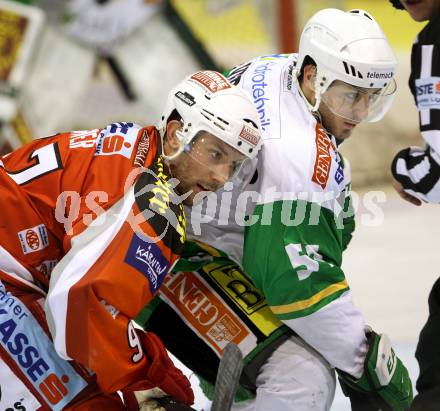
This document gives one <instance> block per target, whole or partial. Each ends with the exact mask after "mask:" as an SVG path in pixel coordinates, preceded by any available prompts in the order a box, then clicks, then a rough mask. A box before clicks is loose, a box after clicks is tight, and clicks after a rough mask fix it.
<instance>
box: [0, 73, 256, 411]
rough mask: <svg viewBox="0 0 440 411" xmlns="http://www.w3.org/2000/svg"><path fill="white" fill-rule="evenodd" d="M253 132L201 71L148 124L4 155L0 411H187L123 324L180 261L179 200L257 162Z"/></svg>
mask: <svg viewBox="0 0 440 411" xmlns="http://www.w3.org/2000/svg"><path fill="white" fill-rule="evenodd" d="M257 124H258V113H257V112H256V109H255V108H254V106H253V104H252V101H251V99H250V98H249V97H248V95H247V94H246V93H245V92H243V91H241V90H240V89H238V88H236V87H235V86H233V85H231V84H230V83H229V82H228V81H227V80H226V79H225V78H224V77H223V76H222V75H220V74H219V73H217V72H213V71H201V72H197V73H195V74H193V75H191V76H189V77H188V78H186V79H185V80H184V81H183V82H181V83H180V84H179V85H178V86H177V87H176V89H174V90H173V91H172V92H171V93H170V94H169V98H168V102H167V106H166V109H165V111H164V115H163V116H162V119H161V122H160V125H159V127H158V128H155V127H153V126H150V127H140V126H137V125H135V124H132V123H116V124H111V125H109V126H107V127H106V128H103V129H96V130H91V131H76V132H70V133H64V134H57V135H55V136H51V137H46V138H41V139H38V140H35V141H33V142H32V143H30V144H28V145H26V146H23V147H21V148H19V149H18V150H16V151H14V152H12V153H10V154H8V155H5V156H3V157H2V158H1V160H0V161H1V162H0V180H1V184H0V190H1V194H2V204H1V206H0V208H1V217H0V221H1V223H0V233H1V237H0V238H1V240H0V241H1V242H0V356H1V359H2V361H1V362H0V389H1V391H0V392H1V398H0V408H1V409H7V408H11V409H12V408H13V407H16V406H18V405H21V406H22V407H24V408H26V409H29V410H90V409H92V408H93V409H95V410H104V409H105V410H126V409H128V410H130V411H131V410H138V409H145V408H146V406H145V404H144V405H143V404H142V401H145V400H148V398H149V396H151V395H150V394H151V392H153V396H155V395H158V393H160V394H159V395H169V396H171V397H173V398H174V399H176V400H178V401H180V402H182V403H185V404H188V405H190V404H192V402H193V393H192V391H191V387H190V383H189V381H188V380H187V379H186V377H185V376H184V375H183V374H182V373H181V372H180V370H178V369H177V368H175V366H174V365H173V363H172V362H171V360H170V359H169V357H168V355H167V353H166V350H165V349H164V347H163V345H162V343H161V341H160V340H159V338H157V337H156V336H155V335H154V334H152V333H145V332H143V331H140V330H138V329H135V328H134V326H133V323H132V322H131V319H133V318H134V317H135V316H136V315H137V314H138V312H139V311H140V310H141V308H143V307H144V306H145V304H146V303H148V302H149V301H150V300H151V299H152V297H153V296H154V295H155V294H156V292H157V290H158V288H159V287H160V285H161V283H162V281H163V279H164V277H165V275H166V274H167V273H168V271H169V270H170V269H171V268H172V266H173V265H174V263H175V262H176V261H177V259H178V257H179V253H180V251H181V247H182V245H183V242H184V240H185V228H186V227H185V225H186V220H185V215H184V211H183V205H182V204H183V203H184V204H187V205H191V204H192V203H193V202H195V201H196V200H197V199H198V198H201V197H203V195H204V193H206V192H208V191H215V190H217V189H218V188H220V187H221V186H222V185H223V184H224V183H225V182H226V181H227V180H228V179H229V178H230V177H231V176H232V174H233V173H234V172H235V171H236V170H237V169H238V168H239V167H240V164H241V163H242V162H243V161H244V160H245V159H246V158H253V157H255V155H256V154H257V152H258V150H259V148H260V145H261V139H260V132H259V129H258V125H257ZM153 388H155V389H154V390H152V389H153ZM157 388H158V389H157ZM118 391H121V392H122V393H123V397H124V400H125V401H124V402H122V401H121V399H120V396H119V395H118V393H117V392H118ZM14 404H15V405H14ZM17 404H18V405H17ZM142 407H144V408H142ZM14 409H15V408H14ZM147 409H148V408H147Z"/></svg>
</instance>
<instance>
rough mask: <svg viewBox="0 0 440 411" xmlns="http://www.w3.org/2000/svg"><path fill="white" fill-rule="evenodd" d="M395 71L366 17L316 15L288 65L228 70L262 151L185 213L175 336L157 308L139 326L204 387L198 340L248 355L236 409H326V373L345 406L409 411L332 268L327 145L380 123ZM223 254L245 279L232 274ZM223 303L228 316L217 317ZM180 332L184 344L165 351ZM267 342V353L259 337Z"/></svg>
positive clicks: (344, 170) (264, 60)
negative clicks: (189, 246) (248, 98)
mask: <svg viewBox="0 0 440 411" xmlns="http://www.w3.org/2000/svg"><path fill="white" fill-rule="evenodd" d="M395 68H396V59H395V57H394V55H393V52H392V50H391V48H390V46H389V44H388V41H387V39H386V37H385V35H384V34H383V32H382V30H381V29H380V27H379V25H378V24H377V23H376V21H375V20H374V18H373V17H372V16H371V15H369V14H368V13H366V12H364V11H361V10H353V11H351V12H343V11H340V10H336V9H324V10H321V11H320V12H318V13H316V14H315V15H314V16H313V17H312V18H311V19H310V20H309V21H308V23H307V24H306V26H305V28H304V30H303V33H302V35H301V40H300V48H299V53H298V55H296V54H290V55H273V56H263V57H259V58H256V59H254V60H252V61H250V62H248V63H246V64H243V65H241V66H239V67H236V68H234V69H233V70H232V71H231V72H230V73H229V79H230V81H232V82H233V83H235V84H238V85H239V86H241V87H242V88H243V89H245V90H247V91H248V92H249V93H250V94H251V95H252V97H253V99H254V103H255V105H256V107H257V110H258V112H259V114H260V122H261V126H262V129H263V138H264V143H265V146H264V148H263V150H262V152H261V155H260V158H259V159H258V163H257V164H254V165H252V166H251V167H250V168H249V169H247V170H244V169H243V170H242V172H243V173H242V175H241V180H239V179H237V180H236V181H234V185H232V184H231V185H230V186H227V187H225V190H224V191H223V193H221V194H219V195H218V196H217V197H216V198H217V199H218V201H217V202H215V201H212V202H211V203H210V202H209V201H208V202H207V213H206V214H203V213H201V212H200V213H199V214H197V213H196V212H194V211H193V212H192V213H190V215H189V217H190V222H191V224H190V228H192V229H193V231H194V233H193V234H194V236H193V237H194V239H196V240H198V241H203V242H204V244H200V243H199V247H201V249H202V250H205V251H207V252H206V254H205V255H204V254H203V252H201V251H200V249H199V253H198V254H195V255H194V254H193V256H192V257H189V258H188V259H187V260H186V265H185V264H182V263H181V264H180V266H179V265H178V266H177V267H176V269H175V270H174V274H173V275H172V276H171V277H170V278H169V281H168V282H167V283H166V284H165V286H164V288H163V290H162V298H163V300H164V301H165V302H166V303H167V304H168V307H172V310H173V311H174V312H177V315H178V316H179V317H180V318H181V319H183V320H182V323H184V324H185V326H182V327H180V328H179V332H178V333H173V335H172V336H171V338H167V336H166V335H164V333H165V334H166V329H167V328H169V322H168V321H166V326H161V323H164V322H165V321H164V320H163V318H164V317H163V316H164V315H166V313H167V309H165V308H162V309H161V310H162V311H158V312H157V313H155V314H153V316H152V317H151V318H150V327H151V328H152V329H153V330H154V331H155V332H157V333H158V334H159V335H160V336H161V338H162V339H163V340H164V341H165V342H167V341H169V342H170V345H169V346H168V348H170V349H171V350H172V351H173V352H174V353H175V354H176V355H178V356H179V358H180V359H181V360H182V361H183V362H184V363H186V364H187V365H189V366H190V367H191V368H193V369H195V370H196V371H197V372H198V373H199V374H202V376H203V377H205V378H206V379H209V376H206V373H205V375H203V369H204V368H205V369H207V368H209V367H210V365H211V364H212V361H211V360H212V356H210V354H209V353H206V355H205V354H204V355H202V354H200V355H199V354H198V355H197V356H195V355H194V354H192V353H194V352H196V349H195V348H194V347H195V344H196V343H197V341H199V342H200V341H202V342H203V343H205V344H206V345H208V346H209V347H210V348H211V350H212V352H214V353H215V354H216V355H219V353H220V354H221V347H222V346H224V344H225V340H233V341H234V342H236V343H237V344H238V345H239V346H240V347H241V348H242V351H243V353H244V354H245V355H246V356H247V357H246V361H245V368H244V373H243V375H242V380H241V382H242V385H244V386H246V387H247V388H250V390H251V391H253V393H254V394H255V397H254V398H252V399H248V400H246V401H243V402H242V403H237V404H236V405H235V408H234V410H237V411H238V410H241V411H244V410H246V411H247V410H258V411H262V410H269V409H270V410H276V411H284V410H285V411H287V410H295V411H299V410H304V411H305V410H307V411H310V410H328V409H330V406H331V403H332V401H333V397H334V390H335V369H336V371H337V373H338V377H339V379H340V381H341V384H342V386H343V390H344V393H345V394H346V395H347V396H349V397H350V400H351V402H352V407H353V409H354V410H364V409H367V410H379V409H383V410H385V409H386V410H388V409H391V410H402V411H403V410H407V409H408V408H409V406H410V403H411V400H412V388H411V381H410V378H409V375H408V372H407V370H406V368H405V366H404V365H403V364H402V362H401V360H400V359H399V358H398V357H397V356H396V355H395V353H394V351H393V349H392V347H391V344H390V342H389V340H388V338H387V337H386V335H384V334H382V335H381V334H376V333H375V332H373V331H372V330H371V329H369V328H367V327H366V325H365V322H364V319H363V316H362V314H361V313H360V312H359V310H358V309H357V308H356V307H355V306H354V304H353V301H352V295H351V291H350V287H349V285H348V281H347V278H346V276H345V273H344V272H343V271H342V269H341V264H342V252H343V250H344V249H345V248H346V246H347V244H348V242H349V240H350V238H351V233H352V230H353V228H354V220H353V215H352V214H351V211H350V210H351V208H350V196H349V182H350V180H349V170H348V165H347V163H346V162H345V161H344V159H343V158H342V157H341V155H340V154H339V151H338V145H339V144H340V143H341V142H342V141H343V140H345V139H346V138H348V137H350V135H351V134H352V132H353V129H354V128H355V127H356V126H357V125H358V124H360V123H361V122H373V121H378V120H380V119H381V118H382V117H383V115H384V114H385V113H386V111H387V110H388V108H389V106H390V105H391V102H392V99H393V96H394V92H395V89H396V84H395V81H394V73H395ZM231 191H232V193H231ZM214 200H215V199H214ZM229 204H230V208H229ZM201 210H202V209H200V210H199V211H201ZM245 215H246V216H247V218H246V219H244V218H243V217H244V216H245ZM207 221H209V222H208V223H206V222H207ZM206 244H208V245H206ZM213 247H215V249H214V248H213ZM219 250H221V251H219ZM222 253H226V255H227V256H229V257H230V258H232V259H233V260H234V261H235V262H237V263H239V264H241V265H242V267H243V269H244V272H246V274H244V273H243V272H242V273H241V277H240V275H238V274H237V272H238V271H240V268H239V267H238V266H237V265H236V264H235V265H234V263H233V262H231V260H227V259H226V256H225V255H224V254H222ZM210 256H211V259H210V258H209V257H210ZM216 259H217V260H216ZM222 259H223V260H222ZM191 264H193V265H191ZM194 264H196V265H195V266H194ZM234 267H235V268H234ZM190 271H191V273H189V272H190ZM246 275H248V276H249V277H250V279H251V281H252V283H253V286H254V288H252V287H253V286H252V285H250V284H249V282H247V281H246V278H247V277H246ZM188 284H191V287H189V286H188ZM195 290H197V294H196V291H195ZM231 290H232V291H231ZM259 293H260V294H259ZM261 294H262V295H263V296H264V297H265V299H266V302H265V304H267V305H266V306H264V304H263V303H262V302H261V301H260V300H259V298H258V296H259V295H260V296H261ZM191 295H193V296H196V295H197V298H195V297H193V298H192V299H191ZM231 295H232V297H231ZM225 296H226V297H225ZM221 299H223V302H224V304H225V305H226V306H228V307H227V308H228V309H229V311H227V309H225V308H224V307H219V303H218V300H221ZM162 305H163V304H162ZM267 306H268V307H269V308H270V311H269V310H268V311H262V309H261V311H260V308H261V307H263V308H265V307H267ZM237 307H238V308H237ZM159 313H160V315H159ZM258 313H260V315H261V317H262V318H263V320H266V323H265V322H264V321H263V320H262V319H261V318H259V319H258V318H255V316H256V315H257V314H258ZM168 314H169V312H168ZM170 315H171V316H172V314H170ZM234 315H236V316H235V317H234ZM226 316H227V318H228V320H227V321H226V320H225V318H226ZM170 318H171V317H170ZM220 318H221V319H222V320H219V319H220ZM155 319H156V320H155ZM172 321H177V320H176V319H175V318H174V319H173V320H172ZM234 321H235V322H234ZM246 321H247V322H246ZM206 324H209V327H205V328H204V326H205V325H206ZM267 324H270V327H266V328H264V327H265V326H266V325H267ZM188 326H189V328H192V331H193V334H192V336H190V335H189V334H188V335H189V336H188V338H186V337H185V338H181V340H180V342H178V343H176V342H175V341H176V340H175V338H176V334H180V333H181V332H182V333H183V332H184V331H183V330H184V329H185V327H188ZM240 327H241V328H240ZM246 327H247V328H246ZM286 329H287V331H286ZM252 333H253V335H254V338H253V339H251V338H250V337H249V334H252ZM263 334H264V335H265V336H266V338H263V337H264V336H263V337H262V335H263ZM275 334H277V335H278V337H277V338H273V339H275V340H276V341H278V343H273V340H272V341H270V340H271V338H272V337H273V336H274V335H275ZM173 339H174V340H173ZM173 341H174V343H173ZM189 341H191V343H190V342H189ZM268 341H269V342H268ZM252 344H254V345H252ZM185 345H187V346H190V348H189V349H188V350H186V351H185V349H184V347H185ZM255 346H256V347H257V348H255ZM218 347H220V349H219V348H218ZM267 347H269V352H268V350H267ZM173 349H175V350H173ZM191 352H192V353H191ZM197 352H198V353H199V352H200V351H197ZM195 357H197V358H195ZM252 378H253V380H252ZM252 384H253V388H252Z"/></svg>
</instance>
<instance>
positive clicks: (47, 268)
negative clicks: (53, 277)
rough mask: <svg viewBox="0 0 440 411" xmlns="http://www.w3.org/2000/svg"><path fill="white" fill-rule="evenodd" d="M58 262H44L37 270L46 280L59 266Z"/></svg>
mask: <svg viewBox="0 0 440 411" xmlns="http://www.w3.org/2000/svg"><path fill="white" fill-rule="evenodd" d="M57 262H58V260H44V261H43V262H42V263H41V264H40V265H39V266H38V267H36V268H37V270H38V271H39V272H40V273H42V274H43V275H44V276H45V277H46V278H48V277H49V276H50V273H51V272H52V270H53V269H54V267H55V266H56V265H57Z"/></svg>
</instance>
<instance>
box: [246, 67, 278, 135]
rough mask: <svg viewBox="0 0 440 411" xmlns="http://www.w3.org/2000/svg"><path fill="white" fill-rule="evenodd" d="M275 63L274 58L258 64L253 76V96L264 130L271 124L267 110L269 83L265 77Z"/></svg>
mask: <svg viewBox="0 0 440 411" xmlns="http://www.w3.org/2000/svg"><path fill="white" fill-rule="evenodd" d="M273 64H275V63H274V62H273V61H272V59H271V60H269V61H265V62H263V63H260V64H257V66H256V67H255V69H254V71H253V73H252V77H251V81H252V98H253V100H254V104H255V107H256V109H257V111H258V114H259V116H260V124H261V128H262V129H263V130H266V128H267V127H269V126H270V118H269V117H268V115H267V112H266V110H267V105H268V104H269V101H270V99H269V98H268V97H266V87H267V86H268V84H267V83H266V82H265V79H266V74H267V72H268V71H270V70H271V66H272V65H273Z"/></svg>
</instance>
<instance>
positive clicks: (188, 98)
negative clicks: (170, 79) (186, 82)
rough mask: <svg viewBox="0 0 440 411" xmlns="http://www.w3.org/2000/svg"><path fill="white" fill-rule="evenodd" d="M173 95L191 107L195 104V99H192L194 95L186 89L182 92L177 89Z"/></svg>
mask: <svg viewBox="0 0 440 411" xmlns="http://www.w3.org/2000/svg"><path fill="white" fill-rule="evenodd" d="M175 96H176V97H177V98H178V99H179V100H182V101H183V102H184V103H185V104H188V106H190V107H192V106H193V105H194V104H196V101H195V99H194V97H193V96H192V95H191V94H189V93H187V92H186V91H184V92H183V93H182V92H181V91H178V92H177V93H176V94H175Z"/></svg>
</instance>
